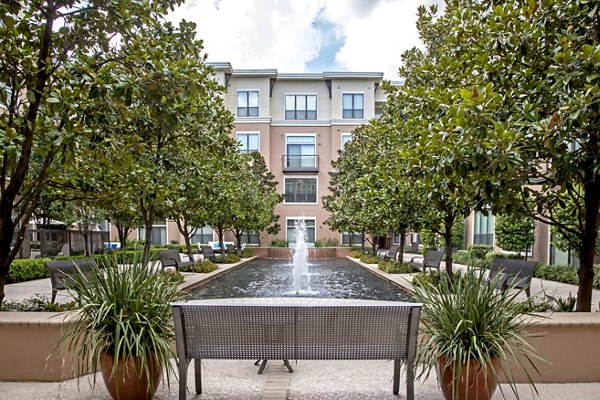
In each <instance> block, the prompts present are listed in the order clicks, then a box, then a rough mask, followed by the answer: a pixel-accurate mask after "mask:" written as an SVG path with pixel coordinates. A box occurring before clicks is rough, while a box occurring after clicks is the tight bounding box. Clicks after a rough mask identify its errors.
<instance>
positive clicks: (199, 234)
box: [190, 225, 213, 244]
mask: <svg viewBox="0 0 600 400" xmlns="http://www.w3.org/2000/svg"><path fill="white" fill-rule="evenodd" d="M212 240H213V229H212V228H211V227H210V226H208V225H205V226H203V227H202V228H198V229H196V233H194V236H192V237H191V239H190V242H192V243H202V244H208V242H211V241H212Z"/></svg>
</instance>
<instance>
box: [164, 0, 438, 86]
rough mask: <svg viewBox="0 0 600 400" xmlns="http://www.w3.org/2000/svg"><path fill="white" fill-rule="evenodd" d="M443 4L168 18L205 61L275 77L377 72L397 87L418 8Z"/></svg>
mask: <svg viewBox="0 0 600 400" xmlns="http://www.w3.org/2000/svg"><path fill="white" fill-rule="evenodd" d="M427 3H429V4H430V3H438V4H440V3H442V0H301V1H298V0H188V1H187V2H186V3H185V4H184V5H182V6H181V7H179V8H178V9H177V10H175V12H174V13H173V14H171V15H170V16H169V17H168V18H169V19H170V20H171V21H173V22H176V21H178V20H181V19H182V18H185V19H187V20H192V21H194V22H196V24H197V26H198V28H197V31H198V36H199V37H200V38H201V39H203V40H204V46H205V51H206V52H207V53H208V60H209V61H213V62H216V61H228V62H230V63H231V64H232V66H233V68H234V69H257V68H276V69H277V70H278V71H279V72H309V71H310V72H322V71H340V70H351V71H362V72H365V71H374V72H383V73H384V76H385V78H386V79H391V80H397V79H398V76H397V70H398V67H399V65H400V55H401V54H402V52H403V51H405V50H408V49H410V48H412V47H414V46H419V45H420V41H419V39H418V33H417V30H416V27H415V22H416V13H417V7H418V6H419V5H420V4H427Z"/></svg>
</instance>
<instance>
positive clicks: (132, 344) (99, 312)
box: [61, 257, 180, 386]
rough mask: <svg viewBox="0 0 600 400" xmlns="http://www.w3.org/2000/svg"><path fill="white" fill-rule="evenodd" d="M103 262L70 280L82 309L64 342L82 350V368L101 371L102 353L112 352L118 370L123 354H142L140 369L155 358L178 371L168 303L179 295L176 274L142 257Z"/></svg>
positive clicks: (169, 370)
mask: <svg viewBox="0 0 600 400" xmlns="http://www.w3.org/2000/svg"><path fill="white" fill-rule="evenodd" d="M102 264H103V265H104V268H103V269H102V270H100V269H98V268H93V269H92V270H91V272H89V273H86V274H74V275H72V278H71V279H70V280H68V281H67V289H68V291H69V293H70V294H71V296H73V298H74V299H75V302H76V304H77V307H78V309H79V311H78V313H77V315H76V317H75V319H74V320H73V322H74V325H73V329H71V330H69V331H66V332H65V333H64V336H63V338H62V339H61V342H63V343H65V344H66V345H67V348H68V349H69V350H70V351H72V352H73V353H74V354H76V355H77V357H78V360H79V364H78V365H79V370H80V371H88V370H87V368H91V372H94V373H95V372H97V371H98V369H99V367H100V357H101V356H102V355H103V354H104V353H108V354H113V355H114V356H115V365H114V367H113V368H114V369H113V373H114V372H115V371H116V369H117V368H119V366H120V363H121V359H120V358H119V357H120V356H134V357H139V360H138V362H136V363H135V364H134V367H133V368H134V371H135V372H136V373H137V374H141V371H147V370H148V366H149V365H150V364H154V365H158V366H160V367H161V368H164V369H165V370H166V373H167V378H169V377H170V375H171V373H173V372H174V371H173V366H172V364H171V362H170V360H171V359H172V358H174V357H176V354H175V350H174V348H173V346H172V343H173V341H174V339H175V332H174V327H173V321H172V313H171V306H170V304H169V303H171V302H173V301H176V300H178V299H179V298H180V293H179V292H178V290H177V283H176V282H175V281H174V276H175V275H174V274H172V273H155V272H153V271H151V270H150V269H149V268H147V267H146V266H145V265H144V264H140V263H139V262H135V263H133V264H132V265H131V266H130V267H129V268H119V267H118V266H117V264H116V259H115V258H114V257H113V258H111V257H106V258H104V259H103V260H102ZM124 316H126V317H124ZM148 379H149V382H148V384H149V386H151V385H152V382H151V379H152V378H151V377H148Z"/></svg>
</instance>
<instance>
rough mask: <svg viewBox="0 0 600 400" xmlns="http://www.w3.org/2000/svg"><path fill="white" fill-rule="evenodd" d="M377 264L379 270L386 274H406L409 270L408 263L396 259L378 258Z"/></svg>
mask: <svg viewBox="0 0 600 400" xmlns="http://www.w3.org/2000/svg"><path fill="white" fill-rule="evenodd" d="M377 265H378V267H379V269H380V270H382V271H384V272H387V273H388V274H408V273H410V272H411V268H410V265H408V264H405V263H399V262H397V261H387V260H379V262H378V263H377Z"/></svg>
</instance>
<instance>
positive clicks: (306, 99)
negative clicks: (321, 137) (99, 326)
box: [285, 94, 317, 119]
mask: <svg viewBox="0 0 600 400" xmlns="http://www.w3.org/2000/svg"><path fill="white" fill-rule="evenodd" d="M285 119H317V95H307V94H286V95H285Z"/></svg>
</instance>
